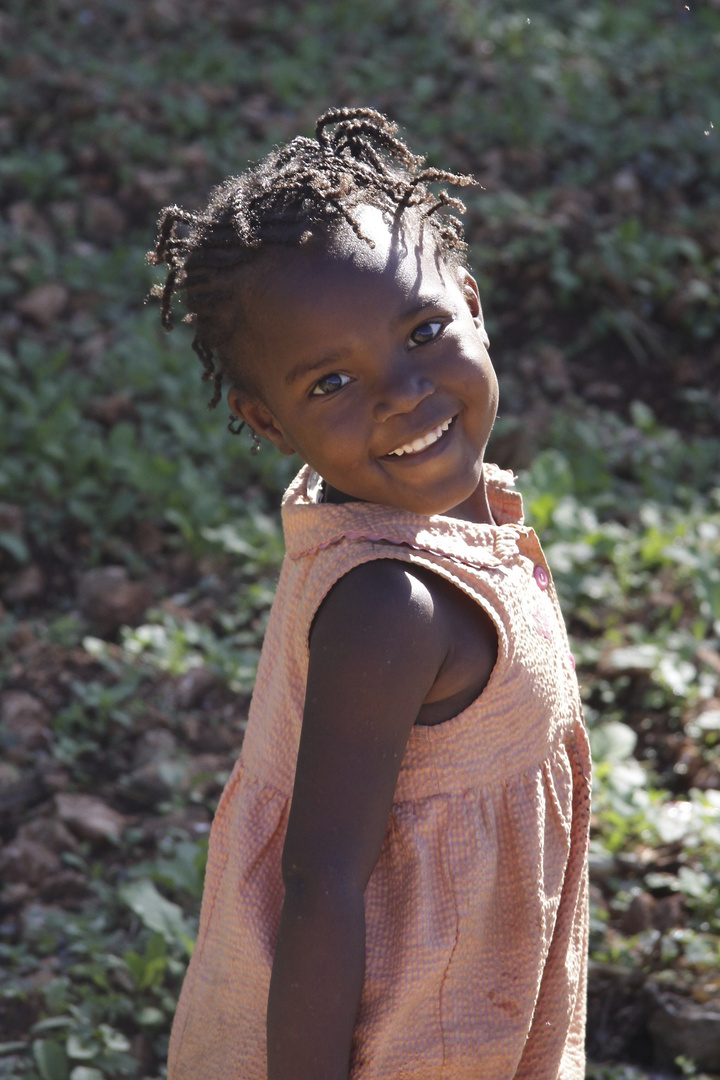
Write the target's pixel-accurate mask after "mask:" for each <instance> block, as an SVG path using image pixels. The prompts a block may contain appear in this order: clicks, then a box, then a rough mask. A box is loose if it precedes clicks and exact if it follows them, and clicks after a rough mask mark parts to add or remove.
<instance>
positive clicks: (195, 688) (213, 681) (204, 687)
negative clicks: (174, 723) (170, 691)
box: [175, 667, 220, 709]
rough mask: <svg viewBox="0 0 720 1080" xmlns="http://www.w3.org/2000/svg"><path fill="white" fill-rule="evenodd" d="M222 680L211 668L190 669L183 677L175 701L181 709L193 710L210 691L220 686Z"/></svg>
mask: <svg viewBox="0 0 720 1080" xmlns="http://www.w3.org/2000/svg"><path fill="white" fill-rule="evenodd" d="M219 682H220V678H219V676H218V675H217V673H216V672H214V671H213V670H212V668H209V667H196V668H190V671H188V672H187V674H186V675H183V677H182V679H181V680H180V682H179V684H178V688H177V690H176V692H175V701H176V702H177V706H178V708H179V709H192V708H193V706H195V705H197V704H199V703H200V702H201V701H202V699H203V698H204V697H205V695H206V694H207V693H208V691H209V690H212V689H213V688H214V687H216V686H217V685H218V683H219Z"/></svg>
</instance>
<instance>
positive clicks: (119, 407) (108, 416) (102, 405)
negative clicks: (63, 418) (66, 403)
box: [85, 394, 136, 427]
mask: <svg viewBox="0 0 720 1080" xmlns="http://www.w3.org/2000/svg"><path fill="white" fill-rule="evenodd" d="M85 412H86V414H87V415H88V416H89V417H91V419H93V420H97V421H99V423H101V424H105V425H107V427H114V425H115V424H117V423H119V422H120V421H121V420H133V419H134V418H135V415H136V414H135V405H134V403H133V399H132V398H131V397H130V395H129V394H109V395H108V396H107V397H102V398H91V399H90V401H88V403H87V405H86V406H85Z"/></svg>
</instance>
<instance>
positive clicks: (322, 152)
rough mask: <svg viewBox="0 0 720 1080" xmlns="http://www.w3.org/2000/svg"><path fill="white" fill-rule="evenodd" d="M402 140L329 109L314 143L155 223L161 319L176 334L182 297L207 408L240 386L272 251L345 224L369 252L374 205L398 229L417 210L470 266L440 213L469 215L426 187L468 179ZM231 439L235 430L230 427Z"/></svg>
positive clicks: (281, 152) (443, 251) (456, 233)
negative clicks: (362, 216)
mask: <svg viewBox="0 0 720 1080" xmlns="http://www.w3.org/2000/svg"><path fill="white" fill-rule="evenodd" d="M424 166H425V160H424V158H421V157H416V156H415V155H414V154H412V153H411V152H410V150H409V149H408V147H407V146H406V145H405V143H404V142H403V141H402V139H400V138H398V135H397V125H396V124H394V123H392V122H391V121H390V120H388V118H387V117H386V116H383V115H382V113H379V112H377V111H376V110H375V109H330V110H328V111H327V112H326V113H324V114H323V115H322V116H321V117H320V118H319V119H318V121H317V124H316V127H315V138H314V139H307V138H303V137H298V138H296V139H293V140H292V142H290V143H288V144H287V145H286V146H282V147H279V148H277V149H275V150H274V151H272V153H270V154H269V155H268V156H267V157H266V158H265V159H264V161H262V162H261V163H260V164H259V165H257V166H256V167H255V168H253V169H250V170H249V171H248V172H246V173H243V174H242V175H241V176H233V177H230V178H229V179H227V180H225V182H224V183H222V184H220V185H219V187H217V188H215V190H214V191H213V192H212V194H211V197H210V201H209V203H208V206H207V207H206V209H205V210H203V211H202V212H200V213H197V214H196V213H190V212H188V211H186V210H182V209H181V208H180V207H179V206H168V207H166V208H165V209H164V210H163V211H162V213H161V215H160V219H159V222H158V237H157V243H156V245H155V249H154V250H153V251H151V252H149V253H148V261H149V262H150V263H151V264H153V265H160V264H161V263H165V265H166V266H167V267H168V274H167V278H166V280H165V284H164V285H156V286H155V287H154V288H153V290H152V291H153V295H155V296H159V297H160V299H161V319H162V323H163V326H164V327H165V328H166V329H168V330H169V329H171V327H172V310H171V309H172V299H173V295H174V294H175V293H176V292H182V293H184V297H185V304H186V307H187V312H188V314H187V315H186V316H185V320H184V321H187V322H193V323H195V337H194V340H193V343H192V344H193V349H194V350H195V352H196V353H197V355H198V357H199V358H200V360H201V362H202V365H203V368H204V372H203V376H202V377H203V379H204V380H205V381H208V382H212V383H213V395H212V398H211V400H210V402H209V404H208V408H211V409H212V408H215V406H216V405H217V404H218V402H219V401H220V397H221V393H222V385H223V381H224V380H225V379H228V380H230V381H232V382H235V383H236V384H240V383H242V371H241V370H240V366H239V358H238V356H237V350H235V351H234V352H233V350H232V348H231V346H232V342H233V339H235V338H236V333H237V329H238V320H239V319H240V318H241V317H242V316H241V310H242V305H241V304H240V303H239V302H238V300H239V298H240V295H241V290H242V287H243V273H244V270H245V268H246V267H247V266H248V264H250V263H252V262H254V261H256V260H258V259H259V258H260V256H261V255H262V254H263V253H265V252H266V251H267V250H268V249H269V248H270V247H273V246H274V247H275V248H276V249H277V247H278V246H280V245H285V246H291V247H300V246H302V245H303V244H305V243H307V241H308V240H310V239H311V238H312V237H313V236H315V235H318V234H319V235H320V236H323V235H325V236H328V235H330V234H331V233H332V232H333V230H334V229H336V228H337V227H338V225H339V224H340V223H341V222H346V223H347V224H348V225H349V226H350V228H351V229H352V230H353V232H354V233H355V235H356V236H358V237H359V238H360V239H361V240H363V241H365V242H366V243H368V244H369V245H370V246H373V242H372V240H370V239H369V238H368V237H366V236H365V235H364V234H363V232H362V230H361V228H360V226H359V224H358V222H357V220H356V218H355V216H354V214H353V210H354V208H355V207H357V206H359V205H361V204H372V205H375V206H377V207H379V208H380V209H384V210H387V211H389V212H391V213H392V214H393V215H394V219H395V220H396V221H398V220H399V218H400V217H401V216H402V214H403V213H404V212H405V211H406V210H407V209H408V208H409V207H413V208H415V209H416V210H417V212H419V213H420V214H421V215H422V217H423V218H424V219H426V220H427V221H428V223H429V225H430V226H431V228H432V234H433V236H434V239H435V243H436V247H437V251H438V254H439V255H440V256H441V257H442V258H444V259H445V260H446V261H448V262H449V263H451V264H454V265H460V264H464V253H465V249H466V246H467V245H466V244H465V241H464V236H463V227H462V223H461V222H460V221H459V219H458V218H457V217H455V216H454V215H452V214H450V213H445V212H443V213H438V212H437V211H445V210H446V208H447V209H449V210H457V211H459V212H460V213H463V212H464V210H465V207H464V206H463V204H462V203H461V202H460V200H459V199H456V198H453V197H451V196H450V195H448V193H447V192H446V191H444V190H441V191H440V192H439V193H438V194H437V195H433V194H432V193H431V192H430V191H429V190H428V186H427V185H428V184H429V183H438V182H439V183H449V184H455V185H459V186H466V185H468V184H473V183H474V180H473V179H472V177H470V176H456V175H455V174H454V173H451V172H446V171H445V170H443V169H433V168H426V167H424ZM230 430H231V431H234V430H239V428H238V429H235V428H234V427H233V425H232V418H231V424H230Z"/></svg>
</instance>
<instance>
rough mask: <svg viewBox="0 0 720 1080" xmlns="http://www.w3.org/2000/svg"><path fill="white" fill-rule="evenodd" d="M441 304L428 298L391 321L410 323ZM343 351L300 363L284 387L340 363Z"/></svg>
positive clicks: (436, 298)
mask: <svg viewBox="0 0 720 1080" xmlns="http://www.w3.org/2000/svg"><path fill="white" fill-rule="evenodd" d="M443 304H445V305H447V298H444V297H441V296H428V297H426V298H425V299H424V300H420V301H419V302H418V303H417V304H413V306H412V307H411V308H408V309H407V310H406V311H403V312H402V313H401V314H400V315H398V317H397V318H396V319H393V322H394V323H395V325H402V323H406V322H411V321H412V319H414V318H417V316H418V315H422V313H423V312H424V311H427V309H428V308H434V307H441V306H442V305H443ZM344 351H345V350H338V351H337V352H332V353H327V354H326V355H325V356H321V357H320V359H319V360H310V361H308V362H307V363H303V362H302V361H301V362H300V363H299V364H296V365H295V367H294V368H292V370H291V371H289V372H288V373H287V375H286V376H285V385H286V386H290V385H291V384H292V383H294V382H295V381H296V380H297V379H299V378H301V377H303V376H305V375H312V373H313V371H320V370H321V369H322V368H327V367H328V365H330V364H335V363H341V362H342V359H343V355H344Z"/></svg>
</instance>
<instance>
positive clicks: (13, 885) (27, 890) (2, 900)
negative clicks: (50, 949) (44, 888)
mask: <svg viewBox="0 0 720 1080" xmlns="http://www.w3.org/2000/svg"><path fill="white" fill-rule="evenodd" d="M33 896H34V893H33V890H32V888H31V887H30V886H29V885H28V884H27V882H25V881H12V882H8V884H7V885H5V886H3V889H2V892H0V905H2V907H4V908H6V909H8V910H9V911H12V910H13V909H14V908H20V907H24V906H25V904H27V902H28V900H31V899H32V897H33ZM5 1060H7V1059H5Z"/></svg>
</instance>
